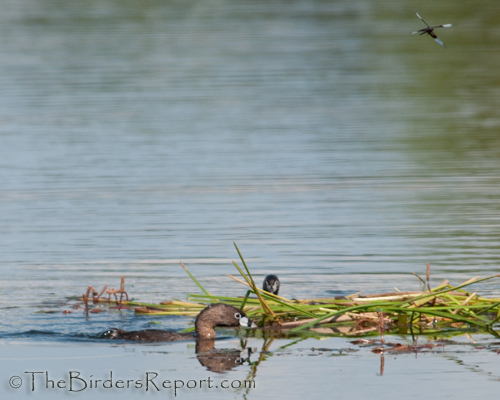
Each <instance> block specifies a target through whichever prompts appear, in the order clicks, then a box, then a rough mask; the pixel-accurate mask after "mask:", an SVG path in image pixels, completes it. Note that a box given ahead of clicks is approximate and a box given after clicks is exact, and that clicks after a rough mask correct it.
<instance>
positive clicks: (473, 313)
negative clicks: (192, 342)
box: [81, 243, 500, 342]
mask: <svg viewBox="0 0 500 400" xmlns="http://www.w3.org/2000/svg"><path fill="white" fill-rule="evenodd" d="M234 246H235V248H236V250H237V252H238V255H239V257H240V259H241V263H242V265H243V268H241V267H240V266H239V265H238V264H237V263H236V262H234V261H233V264H234V266H235V268H236V270H237V271H238V273H239V274H240V275H241V278H242V279H239V278H237V277H234V276H232V275H228V276H229V277H230V278H231V279H232V280H233V281H235V282H238V283H239V284H241V285H244V286H245V288H246V293H245V295H244V296H241V297H231V296H222V295H215V294H211V293H209V292H208V291H207V290H205V288H204V287H203V286H202V284H201V283H200V282H199V281H198V280H197V279H196V278H195V277H194V276H193V275H192V274H191V272H189V270H188V269H187V268H186V266H185V265H184V264H183V263H182V262H181V265H182V268H184V270H185V271H186V272H187V274H188V275H189V276H190V277H191V279H192V280H193V282H194V283H195V284H196V285H197V286H198V287H199V288H200V290H201V292H202V293H199V294H194V293H193V294H188V295H187V301H181V300H178V299H173V300H170V301H165V302H162V303H159V304H149V303H142V302H135V301H129V300H128V294H127V292H125V288H124V287H125V281H124V277H122V282H121V286H120V289H118V290H116V289H108V290H107V293H108V299H103V298H101V296H102V295H103V294H104V292H105V290H106V288H107V286H105V287H104V289H103V290H102V291H101V292H98V291H96V290H95V289H94V288H93V287H92V286H89V288H88V290H87V293H86V294H84V295H83V296H82V298H81V300H82V301H83V302H84V304H85V306H86V307H85V308H86V312H87V314H88V308H89V304H88V303H89V299H90V298H92V300H93V302H94V304H98V303H109V304H117V305H118V306H117V307H118V308H131V309H134V310H135V312H136V313H137V314H151V315H155V316H156V315H158V316H161V315H189V316H196V315H198V313H199V312H200V311H201V310H202V309H203V308H205V307H206V305H207V304H210V303H219V302H222V303H226V304H230V305H233V306H235V307H238V308H240V309H242V310H244V311H245V313H246V314H247V315H248V316H249V317H250V318H253V319H254V321H255V322H256V323H257V325H258V326H259V327H260V328H261V329H262V330H264V331H267V332H272V333H273V334H285V335H287V336H289V335H306V336H324V335H327V336H359V335H363V336H370V335H380V336H381V340H382V342H383V335H384V334H411V335H412V336H414V335H421V334H433V333H438V332H443V331H460V332H464V331H466V332H469V331H471V332H484V333H489V334H492V335H494V336H500V335H499V332H497V330H496V329H495V325H496V324H497V322H498V321H499V320H500V298H486V297H482V296H480V295H479V294H477V293H476V292H469V291H467V290H465V288H468V287H469V286H472V285H473V284H476V283H479V282H484V281H486V280H489V279H494V278H498V277H499V276H500V275H492V276H489V277H485V278H479V277H474V278H471V279H469V280H467V281H466V282H463V283H461V284H459V285H456V286H453V285H451V284H450V283H449V282H448V281H447V280H445V281H443V282H442V283H441V284H440V285H438V286H436V287H434V288H431V286H430V266H429V264H427V276H426V280H424V279H422V278H421V277H420V276H418V275H417V274H414V275H415V276H416V277H417V278H418V279H419V282H420V283H421V284H422V288H421V290H419V291H413V292H408V291H406V292H402V291H399V292H391V293H382V294H375V295H360V294H359V293H356V294H353V295H350V296H346V297H332V298H315V299H299V300H298V299H287V298H285V297H281V296H278V295H274V294H271V293H268V292H266V291H264V290H262V289H260V288H258V287H257V285H256V283H255V280H254V279H253V277H252V274H251V272H250V269H249V268H248V266H247V264H246V262H245V260H244V258H243V256H242V254H241V252H240V250H239V249H238V246H237V245H236V243H235V244H234ZM90 292H92V293H93V296H92V297H90ZM117 294H120V300H118V298H117V297H116V295H117ZM111 295H114V296H115V299H114V300H112V299H111ZM124 295H125V296H126V300H124V299H123V296H124ZM254 296H256V297H254ZM91 312H92V311H91ZM193 329H194V328H193ZM497 329H499V328H498V327H497ZM188 330H189V329H188Z"/></svg>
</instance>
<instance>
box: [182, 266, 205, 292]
mask: <svg viewBox="0 0 500 400" xmlns="http://www.w3.org/2000/svg"><path fill="white" fill-rule="evenodd" d="M181 265H182V268H184V271H186V272H187V273H188V275H189V276H190V277H191V279H192V280H193V282H194V283H196V286H198V287H199V288H200V289H201V291H202V292H203V293H205V294H206V295H208V296H211V294H210V293H208V291H206V290H205V288H204V287H203V286H201V283H200V282H198V280H197V279H196V278H195V277H194V276H193V275H192V274H191V272H189V270H188V269H187V268H186V266H185V265H184V263H183V262H182V261H181Z"/></svg>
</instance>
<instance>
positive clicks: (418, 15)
mask: <svg viewBox="0 0 500 400" xmlns="http://www.w3.org/2000/svg"><path fill="white" fill-rule="evenodd" d="M415 14H417V17H418V18H420V20H421V21H422V22H423V23H424V24H425V25H427V26H428V27H429V28H430V26H429V24H428V23H427V22H425V19H423V18H422V17H421V16H420V14H419V13H418V12H416V13H415Z"/></svg>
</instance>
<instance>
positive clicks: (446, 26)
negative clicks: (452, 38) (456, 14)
mask: <svg viewBox="0 0 500 400" xmlns="http://www.w3.org/2000/svg"><path fill="white" fill-rule="evenodd" d="M452 26H453V25H452V24H444V25H438V26H434V28H451V27H452Z"/></svg>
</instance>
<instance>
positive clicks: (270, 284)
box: [262, 274, 280, 295]
mask: <svg viewBox="0 0 500 400" xmlns="http://www.w3.org/2000/svg"><path fill="white" fill-rule="evenodd" d="M262 289H263V290H265V291H266V292H269V293H272V294H275V295H277V294H278V292H279V291H280V280H279V279H278V277H277V276H276V275H272V274H271V275H267V276H266V277H265V278H264V283H263V284H262Z"/></svg>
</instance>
